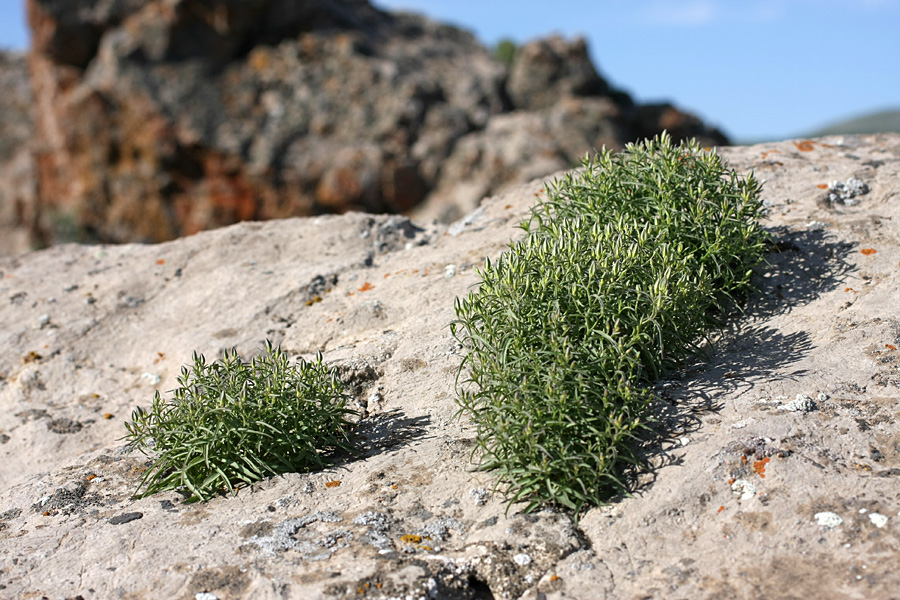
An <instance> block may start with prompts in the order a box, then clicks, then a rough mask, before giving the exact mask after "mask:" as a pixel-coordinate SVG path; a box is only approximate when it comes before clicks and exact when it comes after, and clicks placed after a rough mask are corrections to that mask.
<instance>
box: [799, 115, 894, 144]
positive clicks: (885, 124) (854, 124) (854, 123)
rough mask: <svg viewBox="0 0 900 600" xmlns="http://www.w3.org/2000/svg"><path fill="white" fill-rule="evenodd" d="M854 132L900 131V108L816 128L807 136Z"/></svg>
mask: <svg viewBox="0 0 900 600" xmlns="http://www.w3.org/2000/svg"><path fill="white" fill-rule="evenodd" d="M853 133H900V109H892V110H882V111H879V112H876V113H871V114H868V115H861V116H858V117H854V118H852V119H845V120H843V121H838V122H836V123H832V124H831V125H828V126H826V127H822V128H821V129H816V130H814V131H812V132H810V133H809V134H807V136H806V137H821V136H823V135H844V134H853Z"/></svg>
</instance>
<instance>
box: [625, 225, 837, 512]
mask: <svg viewBox="0 0 900 600" xmlns="http://www.w3.org/2000/svg"><path fill="white" fill-rule="evenodd" d="M771 233H772V234H773V238H774V241H773V243H772V248H771V251H770V252H769V254H768V255H767V257H766V260H767V264H765V265H763V266H762V267H760V268H759V269H758V273H759V274H758V275H756V276H755V277H754V285H755V286H756V291H755V292H754V293H753V294H752V295H751V297H750V298H749V299H748V300H747V301H746V303H745V304H744V306H742V307H739V308H738V307H736V308H735V310H734V311H733V313H732V314H730V315H728V317H727V318H726V319H725V323H724V325H723V326H722V327H721V328H720V329H718V330H717V331H715V332H711V335H710V338H711V339H710V341H709V342H708V343H706V344H705V345H704V347H703V348H702V350H703V356H698V357H696V358H695V359H694V360H691V361H688V362H686V363H685V364H683V365H682V366H681V367H680V368H679V369H678V370H677V371H675V372H672V373H669V374H668V377H667V378H665V379H663V380H660V381H658V382H657V383H656V384H655V385H654V386H653V387H652V388H651V391H652V394H653V399H652V401H651V406H650V415H651V416H652V418H653V419H654V421H653V422H652V423H651V424H649V426H648V428H647V429H646V430H645V431H644V432H642V434H641V435H640V437H639V439H638V440H637V448H636V451H637V454H638V456H639V457H640V458H641V459H642V460H641V462H642V463H643V464H642V465H641V466H638V467H632V468H630V469H629V470H628V471H627V472H626V473H623V476H624V481H625V485H626V488H627V491H628V492H629V493H630V494H633V495H634V494H640V492H641V490H643V489H646V488H647V487H648V486H650V485H652V483H653V482H654V481H655V479H656V473H657V472H658V471H659V469H661V468H662V467H665V466H668V465H673V464H678V462H679V459H678V458H676V457H674V456H672V454H671V453H670V452H669V450H670V449H671V448H672V447H673V446H675V445H677V444H678V438H680V437H682V436H685V435H687V434H690V433H691V432H694V431H697V430H698V429H699V428H700V426H701V423H702V417H703V416H704V415H709V414H711V413H716V412H718V411H719V410H721V408H722V407H723V404H722V402H723V401H722V399H723V398H725V397H727V396H729V395H731V394H733V393H734V392H736V391H738V390H740V389H741V388H744V389H745V390H750V389H752V388H753V387H754V386H755V385H757V382H759V381H764V380H770V379H771V378H772V377H779V378H782V379H794V378H798V377H800V376H802V375H804V374H805V370H803V369H796V370H793V371H792V370H790V365H791V364H793V363H796V362H797V361H799V360H800V359H802V358H803V357H804V356H806V355H808V354H809V353H810V352H811V351H812V350H813V348H814V346H813V343H812V340H811V339H810V336H809V335H808V334H807V333H806V332H803V331H798V332H793V333H783V332H782V331H779V330H778V329H776V328H774V327H771V326H769V325H767V324H766V322H767V321H768V320H769V319H771V318H772V317H775V316H778V315H782V314H788V313H790V312H791V311H792V310H793V309H794V308H795V307H798V306H802V305H805V304H808V303H809V302H812V301H813V300H815V299H816V298H818V297H819V296H821V295H822V294H823V293H825V292H828V291H831V290H834V289H836V288H838V287H839V286H840V285H842V281H843V279H844V278H845V277H846V276H847V274H848V273H850V272H851V271H852V270H853V268H854V267H853V266H852V265H851V264H850V263H849V262H848V255H849V254H850V252H851V251H852V249H853V246H852V244H848V243H846V242H841V241H836V240H834V238H833V237H832V236H830V235H829V234H828V233H827V232H823V231H790V230H788V229H787V228H777V229H775V230H773V231H772V232H771Z"/></svg>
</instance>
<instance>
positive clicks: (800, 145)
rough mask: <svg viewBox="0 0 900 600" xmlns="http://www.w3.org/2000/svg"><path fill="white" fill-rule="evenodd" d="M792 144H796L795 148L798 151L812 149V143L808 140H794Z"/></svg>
mask: <svg viewBox="0 0 900 600" xmlns="http://www.w3.org/2000/svg"><path fill="white" fill-rule="evenodd" d="M794 146H796V147H797V150H799V151H800V152H811V151H812V149H813V143H812V142H811V141H809V140H803V141H800V142H794Z"/></svg>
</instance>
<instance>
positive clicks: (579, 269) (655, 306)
mask: <svg viewBox="0 0 900 600" xmlns="http://www.w3.org/2000/svg"><path fill="white" fill-rule="evenodd" d="M760 190H761V188H760V185H759V184H758V183H757V181H756V180H755V179H754V177H753V176H752V175H750V176H748V177H747V178H746V179H742V178H740V177H738V175H737V174H736V173H734V172H733V171H730V170H727V169H726V168H725V167H724V166H723V164H722V162H721V160H720V159H719V157H718V156H717V155H716V154H715V153H713V152H706V151H703V150H701V149H700V148H699V146H698V145H697V144H696V143H695V142H691V143H688V144H686V145H680V146H675V145H673V144H672V143H671V140H670V138H669V137H668V135H666V134H665V133H664V134H663V135H662V136H660V137H658V138H656V139H654V140H652V141H647V142H645V143H642V144H639V145H629V146H628V147H627V148H626V150H625V151H624V152H622V153H619V154H612V153H610V152H608V151H605V150H604V151H603V152H601V153H600V154H599V156H597V157H595V158H590V157H589V158H586V159H585V161H584V165H583V169H582V170H580V171H578V172H575V173H570V174H567V175H566V176H565V177H564V178H563V179H561V180H558V181H556V182H554V183H553V184H552V185H551V186H549V187H548V188H547V189H546V190H545V193H546V198H545V199H544V200H543V201H542V202H541V203H539V204H538V205H537V206H536V207H534V208H533V209H532V212H531V215H530V217H529V218H528V219H526V221H525V222H524V223H522V225H521V227H522V228H523V229H524V230H525V231H526V232H527V233H526V236H525V237H524V238H523V239H521V240H520V241H518V242H516V243H514V244H512V245H511V247H510V248H509V250H508V251H507V252H505V253H504V254H503V255H501V256H500V257H499V258H498V259H497V260H496V261H493V262H492V261H490V260H488V261H487V262H486V264H485V265H484V267H482V268H481V269H480V270H479V271H478V273H479V275H480V278H481V284H480V286H479V288H478V289H477V290H475V291H472V292H470V293H469V294H468V296H466V297H465V298H463V299H459V298H458V299H457V301H456V316H457V320H456V321H455V322H454V323H453V324H452V325H451V331H452V332H453V335H454V336H455V337H456V339H457V340H459V341H460V342H461V343H463V345H464V347H465V348H466V355H465V358H464V360H463V362H462V365H461V366H460V372H459V373H460V374H459V376H458V388H459V399H458V403H459V405H460V407H461V408H460V412H461V413H464V414H466V415H468V417H469V418H470V419H471V421H472V423H473V424H474V425H475V427H476V431H477V443H476V448H475V454H477V455H479V456H480V463H479V468H480V469H482V470H494V471H496V473H497V475H498V482H497V483H498V485H501V484H506V486H507V491H508V496H509V499H510V505H512V504H513V503H515V502H518V501H527V502H528V504H527V505H526V507H525V510H526V511H530V510H533V509H535V508H537V507H538V506H541V505H542V504H555V505H561V506H565V507H568V508H571V509H573V510H575V511H576V513H577V512H579V511H580V510H581V508H582V507H584V506H586V505H596V504H599V503H602V501H603V500H604V498H608V497H609V495H611V494H612V493H615V492H618V491H621V490H622V489H623V488H624V484H623V481H622V478H621V475H622V473H623V470H624V469H626V468H627V467H628V466H629V465H635V464H639V459H638V455H637V453H636V451H635V444H634V441H635V439H636V434H637V433H638V431H639V430H640V429H642V428H645V427H646V424H647V422H648V420H649V419H650V418H651V417H650V415H648V414H647V409H648V406H649V401H650V394H649V391H648V389H647V387H648V384H649V383H650V382H652V381H653V380H654V379H656V378H657V377H658V376H659V375H660V374H661V373H662V372H664V371H665V370H666V369H668V368H671V367H672V366H674V365H676V364H678V363H679V362H680V361H682V360H684V359H685V358H686V357H688V356H689V355H691V354H694V353H696V351H697V350H698V348H699V343H700V342H702V341H703V336H704V334H705V332H707V331H708V329H709V328H710V327H714V326H716V325H717V324H720V318H721V315H722V314H723V313H724V311H725V310H726V309H727V308H728V307H729V306H730V305H732V304H733V302H732V300H733V299H734V298H736V297H737V296H738V295H740V294H742V293H744V292H745V291H747V289H748V287H749V285H750V275H751V271H752V269H753V268H754V267H755V266H756V265H757V264H758V263H759V262H760V261H761V260H762V257H763V254H764V251H765V244H766V240H767V234H766V233H765V232H764V231H763V230H762V228H761V226H760V225H759V223H758V220H757V219H758V217H759V216H760V215H761V213H762V208H763V207H762V203H761V201H760V199H759V194H760ZM464 374H465V375H464Z"/></svg>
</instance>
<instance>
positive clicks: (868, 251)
mask: <svg viewBox="0 0 900 600" xmlns="http://www.w3.org/2000/svg"><path fill="white" fill-rule="evenodd" d="M860 252H862V253H863V254H864V255H866V256H872V255H873V254H875V248H863V249H862V250H860Z"/></svg>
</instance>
